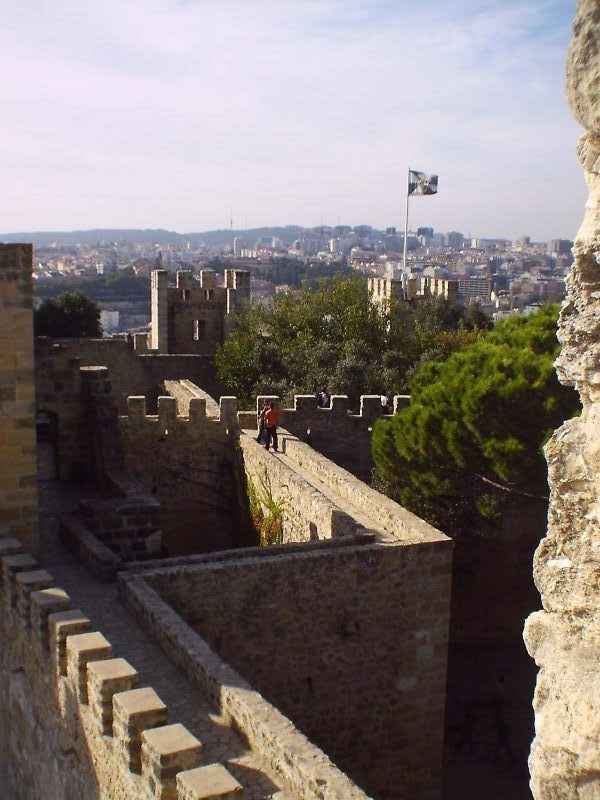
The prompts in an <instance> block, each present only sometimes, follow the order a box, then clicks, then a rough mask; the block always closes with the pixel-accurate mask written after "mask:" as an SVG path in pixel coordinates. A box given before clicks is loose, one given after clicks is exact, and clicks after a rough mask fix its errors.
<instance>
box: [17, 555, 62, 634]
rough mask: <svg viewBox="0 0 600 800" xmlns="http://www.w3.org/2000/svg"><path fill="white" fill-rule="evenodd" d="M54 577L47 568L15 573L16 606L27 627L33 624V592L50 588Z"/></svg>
mask: <svg viewBox="0 0 600 800" xmlns="http://www.w3.org/2000/svg"><path fill="white" fill-rule="evenodd" d="M53 583H54V578H53V577H52V575H50V573H49V572H47V571H46V570H45V569H36V570H31V571H25V570H23V571H21V572H18V573H17V574H16V575H15V606H16V609H17V612H18V614H20V616H21V619H22V620H23V622H24V624H25V625H26V626H27V627H30V625H31V593H32V592H37V591H40V589H48V588H50V587H51V586H52V584H53Z"/></svg>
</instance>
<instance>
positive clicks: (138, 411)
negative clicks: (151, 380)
mask: <svg viewBox="0 0 600 800" xmlns="http://www.w3.org/2000/svg"><path fill="white" fill-rule="evenodd" d="M145 416H146V397H145V396H144V395H141V396H140V395H130V396H129V397H128V398H127V417H128V418H129V420H130V422H131V423H135V422H139V423H140V424H141V423H142V422H143V420H144V418H145Z"/></svg>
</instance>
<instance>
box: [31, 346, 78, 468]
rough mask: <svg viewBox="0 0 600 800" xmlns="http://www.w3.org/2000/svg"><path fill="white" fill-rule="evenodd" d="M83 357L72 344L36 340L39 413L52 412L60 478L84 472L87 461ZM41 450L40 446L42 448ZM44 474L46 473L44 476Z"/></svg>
mask: <svg viewBox="0 0 600 800" xmlns="http://www.w3.org/2000/svg"><path fill="white" fill-rule="evenodd" d="M79 367H80V359H79V356H78V355H76V354H74V352H73V349H72V348H71V347H69V346H68V345H64V344H60V343H58V342H53V341H52V340H50V339H45V338H44V339H36V342H35V391H36V410H37V413H38V414H41V415H46V414H47V415H49V417H50V420H51V423H52V429H51V441H48V442H47V443H46V445H45V446H46V448H47V449H48V450H49V451H54V452H49V454H48V458H53V459H54V465H53V466H54V467H55V472H56V477H58V478H60V479H61V480H70V479H72V478H75V477H77V476H78V475H80V474H81V469H82V465H83V464H84V463H85V462H86V460H87V453H86V452H85V447H84V445H83V439H84V434H83V416H84V410H83V404H82V397H81V375H80V370H79ZM38 452H39V448H38ZM41 477H43V476H41Z"/></svg>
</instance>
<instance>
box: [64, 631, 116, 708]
mask: <svg viewBox="0 0 600 800" xmlns="http://www.w3.org/2000/svg"><path fill="white" fill-rule="evenodd" d="M66 652H67V676H68V677H69V679H70V680H71V682H72V684H73V686H74V687H75V691H76V695H77V699H78V701H79V702H80V703H82V704H83V705H87V702H88V692H87V665H88V662H89V661H99V660H100V659H108V658H111V657H112V652H113V650H112V645H111V644H110V642H108V641H107V640H106V639H105V638H104V636H103V635H102V634H101V633H99V632H98V631H93V632H90V633H77V634H68V635H67V641H66Z"/></svg>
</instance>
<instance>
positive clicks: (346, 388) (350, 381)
mask: <svg viewBox="0 0 600 800" xmlns="http://www.w3.org/2000/svg"><path fill="white" fill-rule="evenodd" d="M485 324H486V325H489V322H487V321H486V322H485ZM483 325H484V322H482V320H481V319H480V318H479V317H478V316H477V315H474V314H473V312H469V313H468V310H465V309H464V308H463V307H462V306H457V305H453V304H451V303H449V302H448V301H445V300H442V299H431V300H426V299H420V300H419V301H418V302H416V303H415V304H410V303H406V302H402V301H399V302H396V303H393V304H392V306H391V308H389V309H387V310H386V311H385V312H384V313H382V311H381V310H380V309H379V308H377V307H376V306H375V305H374V304H373V303H371V302H370V299H369V296H368V292H367V284H366V281H365V280H364V278H360V277H356V276H353V277H350V278H346V277H345V276H343V275H341V276H340V275H338V276H336V277H335V278H333V279H320V280H318V281H317V282H316V283H315V284H314V285H312V286H310V287H305V288H303V289H301V290H298V291H294V292H290V293H287V294H283V295H278V296H277V297H276V298H275V301H274V305H273V308H271V309H265V308H257V307H250V308H248V309H247V310H246V311H244V312H243V313H241V314H239V315H238V317H237V320H236V325H235V327H234V329H233V330H232V331H231V333H230V334H229V336H228V337H227V339H226V341H225V343H224V344H223V346H222V347H221V348H220V350H219V351H218V353H217V369H218V373H219V376H220V378H221V380H222V381H223V382H224V383H225V384H226V386H227V387H228V390H230V391H232V392H234V393H235V394H236V395H238V397H240V399H241V400H242V401H243V402H245V403H248V402H250V401H251V400H252V398H253V396H255V395H256V394H262V393H267V394H270V393H274V394H279V395H281V396H283V397H285V398H286V399H288V400H289V399H290V398H291V396H292V395H293V394H295V393H297V394H303V393H312V392H314V391H316V390H318V389H319V388H320V387H321V386H326V387H327V388H328V389H329V391H330V392H331V393H335V394H347V395H348V396H349V397H350V398H351V399H352V400H353V401H355V402H356V401H357V400H358V397H359V395H360V394H387V395H390V396H391V395H393V394H399V393H400V394H401V393H404V392H406V391H407V388H408V380H409V379H410V376H411V374H412V371H413V370H414V368H415V366H416V365H418V364H419V363H421V362H423V361H429V360H432V359H433V360H436V359H444V358H447V357H448V356H449V355H450V354H451V353H453V352H455V351H457V350H460V349H461V348H463V347H465V346H467V345H469V344H471V343H473V342H474V341H476V339H477V338H478V337H479V336H480V335H481V333H482V327H483Z"/></svg>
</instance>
